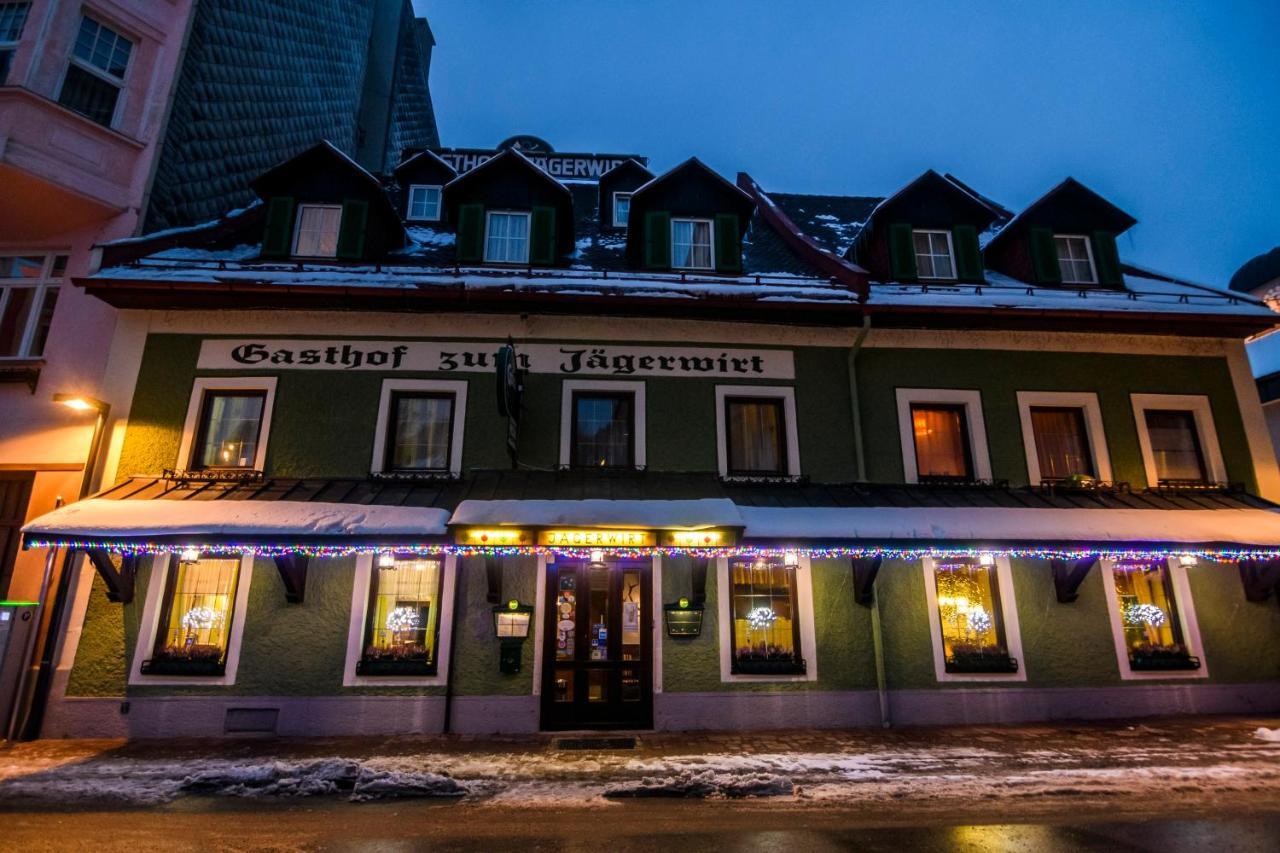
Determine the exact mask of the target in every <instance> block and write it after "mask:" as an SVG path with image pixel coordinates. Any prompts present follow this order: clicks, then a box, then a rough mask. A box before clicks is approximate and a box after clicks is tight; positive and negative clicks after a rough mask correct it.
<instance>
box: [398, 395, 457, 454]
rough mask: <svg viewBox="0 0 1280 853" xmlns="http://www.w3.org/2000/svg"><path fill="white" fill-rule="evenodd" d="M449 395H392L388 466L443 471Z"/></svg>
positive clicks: (450, 409) (449, 416) (450, 412)
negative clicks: (391, 431) (394, 399)
mask: <svg viewBox="0 0 1280 853" xmlns="http://www.w3.org/2000/svg"><path fill="white" fill-rule="evenodd" d="M452 421H453V397H447V396H431V397H428V396H420V397H414V396H403V397H397V398H396V405H395V423H394V425H393V427H392V428H393V429H394V430H395V432H394V433H393V434H392V441H391V445H392V451H391V467H392V468H394V469H396V470H402V471H403V470H419V471H446V470H448V468H449V445H450V440H451V438H452V436H451V435H450V434H449V432H450V429H449V428H450V427H451V426H452Z"/></svg>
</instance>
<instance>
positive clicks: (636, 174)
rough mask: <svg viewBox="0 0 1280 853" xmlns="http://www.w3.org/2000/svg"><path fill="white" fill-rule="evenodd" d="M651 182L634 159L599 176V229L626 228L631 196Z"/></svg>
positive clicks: (648, 172)
mask: <svg viewBox="0 0 1280 853" xmlns="http://www.w3.org/2000/svg"><path fill="white" fill-rule="evenodd" d="M651 180H653V172H650V171H649V170H648V169H646V168H645V167H644V166H642V165H641V164H640V163H639V162H637V161H636V160H635V159H628V160H626V161H624V162H622V163H619V164H618V165H617V166H614V167H613V168H612V169H610V170H609V171H607V172H605V173H604V174H603V175H601V176H600V199H599V203H598V206H597V209H598V210H599V211H600V227H601V228H602V229H604V230H611V229H617V230H621V229H624V228H626V227H627V222H628V220H629V219H630V213H631V196H632V195H633V194H634V193H635V191H636V190H638V189H639V188H640V187H642V186H644V185H645V184H647V183H649V181H651Z"/></svg>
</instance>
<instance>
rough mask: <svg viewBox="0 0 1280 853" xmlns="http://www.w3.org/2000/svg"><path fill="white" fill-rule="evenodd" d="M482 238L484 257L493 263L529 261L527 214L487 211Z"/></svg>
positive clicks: (521, 262) (522, 262) (523, 262)
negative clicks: (483, 236)
mask: <svg viewBox="0 0 1280 853" xmlns="http://www.w3.org/2000/svg"><path fill="white" fill-rule="evenodd" d="M486 221H487V225H486V227H485V238H484V259H485V261H486V262H487V263H494V264H527V263H528V262H529V214H527V213H489V214H487V220H486Z"/></svg>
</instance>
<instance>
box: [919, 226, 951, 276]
mask: <svg viewBox="0 0 1280 853" xmlns="http://www.w3.org/2000/svg"><path fill="white" fill-rule="evenodd" d="M917 234H942V235H943V236H945V237H946V238H947V260H948V261H950V262H951V275H921V276H920V280H921V281H955V280H956V279H958V278H959V277H960V272H959V270H957V269H956V248H955V246H954V245H953V243H952V240H951V232H950V231H944V230H942V229H939V228H912V229H911V252H912V254H913V255H914V256H915V258H916V266H917V267H919V265H920V253H919V252H917V251H916V250H915V249H916V247H915V236H916V235H917ZM929 249H930V251H929V253H928V254H927V255H926V257H928V258H931V259H932V258H936V257H938V256H937V255H935V254H934V253H933V251H932V249H933V241H932V240H930V241H929ZM934 267H935V270H936V267H937V264H934ZM917 274H918V270H917Z"/></svg>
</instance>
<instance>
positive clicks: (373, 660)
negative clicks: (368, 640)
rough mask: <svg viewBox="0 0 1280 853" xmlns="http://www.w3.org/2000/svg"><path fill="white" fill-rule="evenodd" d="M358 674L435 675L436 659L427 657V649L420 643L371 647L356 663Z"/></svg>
mask: <svg viewBox="0 0 1280 853" xmlns="http://www.w3.org/2000/svg"><path fill="white" fill-rule="evenodd" d="M356 674H357V675H372V676H387V675H391V676H395V675H399V676H410V677H413V676H424V675H435V674H436V664H435V661H432V660H428V659H427V650H426V649H425V648H424V647H423V646H420V645H403V646H395V647H393V648H390V649H385V648H376V647H370V648H367V649H365V653H364V658H363V659H361V660H360V661H358V662H357V663H356Z"/></svg>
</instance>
